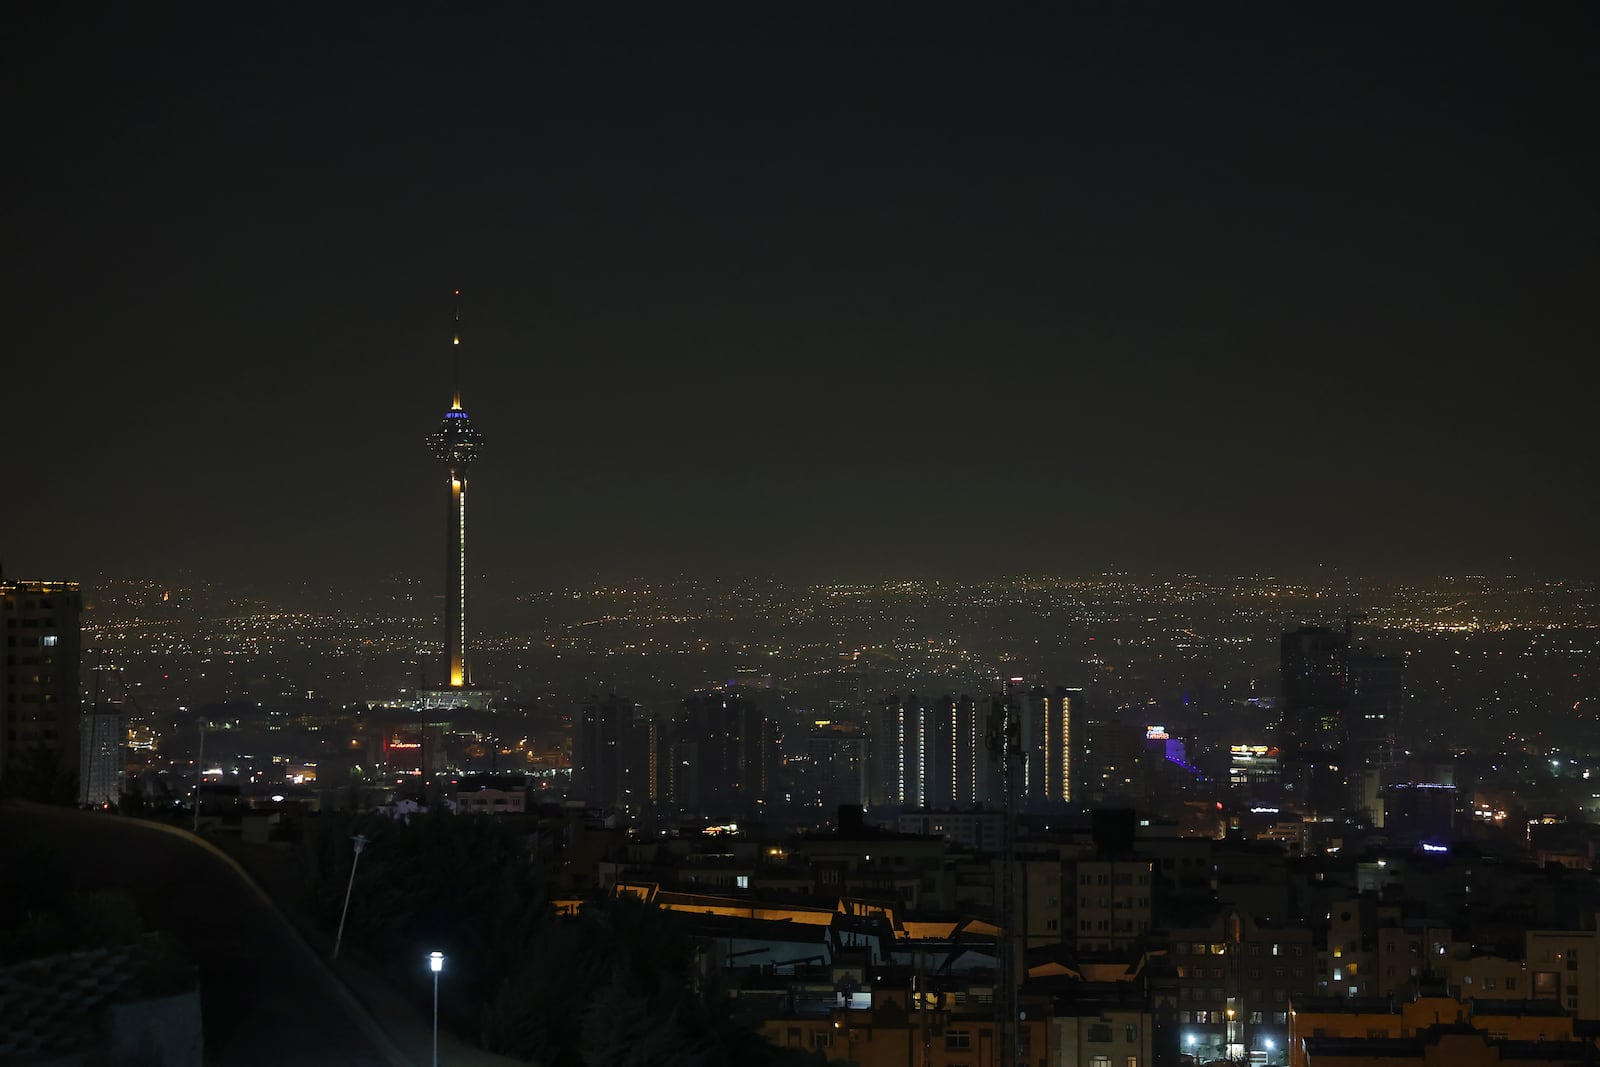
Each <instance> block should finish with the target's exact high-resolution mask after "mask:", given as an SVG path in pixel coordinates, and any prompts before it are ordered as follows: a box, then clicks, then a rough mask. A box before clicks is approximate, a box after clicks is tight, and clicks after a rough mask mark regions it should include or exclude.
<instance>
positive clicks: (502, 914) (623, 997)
mask: <svg viewBox="0 0 1600 1067" xmlns="http://www.w3.org/2000/svg"><path fill="white" fill-rule="evenodd" d="M518 825H519V824H518V823H517V822H516V821H513V820H503V819H493V818H484V817H472V816H456V815H451V814H449V813H448V812H436V813H429V814H426V815H421V816H416V817H413V818H412V819H411V820H410V821H409V822H401V821H395V820H390V819H385V818H381V817H367V818H356V819H351V818H335V819H327V820H322V821H321V823H320V825H319V826H318V827H317V830H316V832H311V833H308V834H307V837H306V845H305V847H306V849H307V861H308V864H309V866H310V870H311V874H312V878H313V890H314V894H315V899H316V905H317V907H318V908H319V910H320V911H321V913H322V915H323V917H324V919H325V920H326V921H327V924H328V927H329V928H330V929H331V928H332V927H333V926H334V925H336V924H337V923H338V919H339V909H340V906H341V905H342V903H343V898H344V892H345V888H346V885H347V884H348V883H349V877H350V863H351V860H352V859H353V858H354V849H353V847H352V846H351V842H350V838H351V837H352V836H353V835H355V834H357V833H362V834H365V835H366V836H367V838H368V839H369V840H370V844H368V845H367V846H366V847H365V849H364V851H363V852H362V853H361V859H360V865H359V867H358V868H357V874H356V878H355V883H354V888H353V889H352V891H351V898H350V910H349V918H348V920H347V922H346V926H345V943H346V944H348V945H351V946H360V947H361V948H362V949H364V950H365V951H367V952H369V953H370V954H372V955H375V956H378V957H380V958H382V959H384V960H385V961H386V962H388V963H390V964H391V965H393V966H394V967H395V969H396V973H398V974H409V975H411V976H412V978H413V980H414V981H415V982H416V983H417V989H418V990H419V992H420V991H422V990H424V989H430V990H431V987H429V986H427V985H426V984H425V971H424V968H423V967H422V957H423V954H424V953H425V952H427V951H428V950H430V949H434V948H437V949H439V950H440V951H442V952H444V953H445V954H446V956H447V957H448V958H449V961H450V962H449V963H448V964H447V970H448V972H449V974H450V980H449V981H448V982H445V983H442V984H441V986H440V1011H441V1014H443V1015H444V1016H445V1018H446V1019H447V1020H449V1021H450V1022H451V1023H452V1024H453V1025H454V1027H455V1028H456V1029H458V1030H461V1031H464V1032H467V1033H473V1034H476V1035H477V1036H478V1038H479V1039H480V1041H481V1042H482V1043H483V1044H484V1046H485V1047H487V1048H489V1049H491V1050H493V1051H496V1052H501V1053H505V1054H507V1055H511V1056H516V1057H519V1058H522V1059H526V1060H530V1061H533V1062H536V1063H539V1064H543V1065H545V1067H571V1065H580V1064H589V1065H594V1067H601V1065H604V1067H645V1065H652V1067H654V1065H680V1067H720V1065H723V1064H729V1065H732V1064H763V1063H769V1064H795V1065H799V1064H815V1065H820V1064H822V1063H823V1062H825V1061H824V1060H823V1058H822V1057H821V1056H820V1055H817V1054H813V1053H796V1052H791V1051H789V1050H783V1049H778V1048H776V1047H774V1046H772V1045H771V1044H769V1043H768V1042H767V1041H766V1040H765V1039H763V1038H762V1037H761V1036H760V1034H759V1033H758V1032H757V1031H756V1030H755V1029H754V1028H753V1027H752V1026H750V1025H748V1024H747V1023H745V1022H744V1021H743V1020H741V1019H739V1018H737V1017H736V1016H735V1015H734V1014H733V1013H732V1012H731V1011H730V1010H729V1007H730V1004H731V1003H732V1002H731V1001H730V1000H729V998H728V997H727V996H726V993H725V991H724V990H722V988H721V987H720V985H719V984H718V981H717V980H716V972H715V971H714V970H713V974H712V977H710V978H707V977H706V976H705V975H704V974H703V973H702V968H701V955H700V952H699V951H698V946H697V945H696V943H695V942H694V940H693V939H692V938H691V937H689V936H688V935H687V933H686V932H685V931H684V930H683V929H682V928H681V926H680V925H679V924H678V923H676V922H674V921H673V917H672V916H671V915H669V914H667V913H663V912H661V911H659V910H657V909H655V908H653V907H650V906H648V905H645V904H642V903H640V902H638V901H635V900H632V899H622V900H612V899H600V900H593V901H589V902H587V903H585V905H584V907H583V909H582V911H581V913H580V914H579V915H578V916H576V917H564V916H558V915H556V914H555V913H554V911H553V910H552V909H551V908H550V906H549V901H548V884H549V879H548V876H547V872H545V871H542V870H540V869H539V868H538V867H537V866H535V864H534V863H533V862H532V860H531V859H530V856H529V850H528V849H526V848H525V847H524V843H523V839H522V837H521V836H520V833H519V831H518V829H517V827H518Z"/></svg>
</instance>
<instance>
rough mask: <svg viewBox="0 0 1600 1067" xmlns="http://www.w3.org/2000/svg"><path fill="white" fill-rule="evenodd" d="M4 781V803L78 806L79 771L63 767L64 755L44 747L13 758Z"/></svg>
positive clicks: (0, 786)
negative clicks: (20, 802) (5, 801)
mask: <svg viewBox="0 0 1600 1067" xmlns="http://www.w3.org/2000/svg"><path fill="white" fill-rule="evenodd" d="M12 760H13V762H12V764H11V766H10V767H9V768H8V769H7V770H6V773H5V775H4V777H0V799H5V798H11V797H14V798H16V799H19V800H31V801H34V802H35V803H39V804H59V805H63V806H66V807H71V806H73V805H76V804H77V803H78V768H77V766H76V761H74V763H73V765H70V766H69V765H67V764H65V763H63V761H62V757H61V755H60V753H58V752H56V751H55V749H53V748H49V747H47V746H45V745H42V744H35V745H31V746H29V747H27V748H24V749H22V750H21V751H19V752H17V753H16V754H15V755H14V756H13V757H12Z"/></svg>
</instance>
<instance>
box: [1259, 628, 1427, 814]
mask: <svg viewBox="0 0 1600 1067" xmlns="http://www.w3.org/2000/svg"><path fill="white" fill-rule="evenodd" d="M1357 617H1359V616H1357ZM1352 621H1353V618H1352V619H1347V620H1346V622H1345V626H1344V628H1343V629H1342V630H1335V629H1331V628H1329V627H1325V626H1302V627H1300V628H1299V629H1296V630H1293V631H1291V632H1289V633H1286V634H1284V635H1283V643H1282V648H1281V659H1280V667H1281V693H1280V700H1279V708H1280V714H1281V719H1280V725H1279V734H1278V748H1279V750H1280V758H1281V775H1282V781H1283V785H1284V788H1285V790H1286V791H1287V792H1288V793H1289V795H1290V796H1292V797H1294V798H1296V799H1297V801H1298V802H1299V803H1300V804H1301V805H1302V806H1304V807H1307V808H1310V809H1312V810H1315V811H1318V812H1322V813H1327V814H1334V813H1337V812H1341V811H1343V812H1349V813H1352V814H1354V813H1361V812H1366V813H1367V814H1370V815H1375V813H1374V812H1373V811H1371V808H1372V803H1373V801H1372V800H1371V799H1370V798H1371V797H1373V796H1375V795H1376V792H1377V791H1376V788H1374V787H1375V786H1376V784H1377V781H1376V778H1377V776H1378V775H1379V774H1380V772H1381V771H1382V770H1383V769H1384V768H1386V767H1389V766H1392V765H1393V764H1394V763H1395V762H1396V750H1397V747H1398V732H1399V730H1400V727H1401V714H1402V708H1403V702H1404V686H1403V675H1404V666H1405V664H1404V660H1402V659H1401V658H1400V657H1398V656H1382V655H1376V654H1374V653H1371V652H1368V651H1364V650H1358V649H1356V648H1354V647H1353V645H1352V640H1351V623H1352Z"/></svg>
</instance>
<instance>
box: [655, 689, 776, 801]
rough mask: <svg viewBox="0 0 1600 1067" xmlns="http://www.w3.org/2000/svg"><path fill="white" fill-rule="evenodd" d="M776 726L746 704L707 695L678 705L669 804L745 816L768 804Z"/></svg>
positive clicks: (723, 694)
mask: <svg viewBox="0 0 1600 1067" xmlns="http://www.w3.org/2000/svg"><path fill="white" fill-rule="evenodd" d="M777 751H778V730H777V725H776V724H775V723H774V722H773V721H772V720H771V719H770V718H768V717H767V716H766V715H765V714H764V713H763V712H762V711H761V709H760V708H759V707H758V706H757V705H756V704H755V703H754V702H753V701H751V700H748V699H746V698H744V697H742V696H738V695H736V694H733V693H727V692H712V693H703V694H701V695H699V696H693V697H690V698H689V699H687V700H685V701H684V702H683V705H682V707H681V709H680V712H679V716H678V722H677V726H676V729H675V730H674V731H673V737H672V745H671V751H670V755H669V758H668V767H667V778H668V789H669V792H670V794H671V797H672V800H673V803H675V804H677V805H678V806H679V807H681V808H684V809H686V810H689V811H695V812H700V813H704V814H711V815H746V814H751V813H753V812H755V811H757V810H758V809H759V807H760V805H762V804H764V803H765V802H766V801H767V799H768V793H769V790H770V789H771V785H772V767H773V763H774V761H775V759H776V757H777Z"/></svg>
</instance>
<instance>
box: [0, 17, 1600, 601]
mask: <svg viewBox="0 0 1600 1067" xmlns="http://www.w3.org/2000/svg"><path fill="white" fill-rule="evenodd" d="M343 6H344V5H324V6H323V7H312V6H307V7H305V8H303V9H295V8H292V7H277V6H275V5H234V4H216V5H209V6H208V7H199V6H196V7H195V8H194V9H193V10H191V11H190V12H188V13H187V14H184V15H176V14H170V13H169V14H161V13H157V12H153V11H152V10H151V8H150V6H147V5H137V6H134V5H124V8H125V10H123V11H121V12H119V13H112V14H103V15H98V14H96V15H91V14H86V13H85V10H84V9H83V8H80V7H79V6H78V5H62V4H48V5H40V6H39V7H37V9H35V10H34V11H33V13H31V14H30V13H28V12H27V11H26V10H23V9H20V8H19V7H18V6H12V7H8V8H7V13H6V15H5V16H4V23H5V24H4V29H3V33H0V38H3V42H4V43H3V45H0V47H3V54H0V68H3V73H0V77H3V78H4V84H3V90H4V98H5V102H4V104H3V106H4V109H5V115H6V126H7V130H8V134H9V135H8V137H7V138H6V140H7V143H8V145H9V149H8V151H7V152H6V153H5V156H6V161H5V162H4V164H3V168H0V169H3V173H4V175H5V183H6V189H7V196H6V207H7V209H6V211H5V212H4V216H3V218H4V223H3V225H4V232H3V233H0V238H3V264H4V277H3V279H0V281H3V285H4V292H5V297H4V300H3V303H0V312H3V318H0V323H3V325H0V343H3V346H4V351H5V353H6V357H5V368H4V376H3V386H0V389H3V392H0V401H3V410H4V413H5V414H4V425H5V432H4V434H3V435H0V439H3V451H0V474H3V476H4V479H5V495H4V501H5V505H4V511H3V519H0V559H3V560H4V563H5V566H6V569H7V573H8V574H11V575H13V576H34V575H37V576H49V575H58V574H60V575H66V576H84V577H88V576H90V575H92V574H96V573H100V572H111V573H116V574H146V573H149V574H168V573H171V572H172V571H173V570H174V569H176V568H180V567H187V568H191V569H193V570H194V571H196V572H198V573H200V574H202V575H205V576H210V577H216V578H235V579H248V580H254V579H267V580H280V579H282V578H285V577H293V576H303V577H305V578H308V579H311V580H313V581H317V582H321V581H326V580H333V581H338V580H353V581H366V580H368V579H372V578H375V577H379V576H382V575H385V574H389V573H405V574H410V575H414V576H417V577H421V578H425V579H427V580H430V581H431V580H432V578H433V576H434V574H435V572H436V571H438V570H440V569H441V568H442V556H443V542H444V506H445V495H444V494H445V489H444V484H443V478H442V475H441V473H440V471H439V470H437V469H436V467H435V465H434V464H433V463H432V461H431V460H430V458H429V453H428V450H427V448H426V446H425V437H426V435H427V434H428V433H429V432H430V431H431V430H432V429H433V428H434V427H435V426H436V425H437V424H438V421H439V419H440V417H441V416H442V414H443V412H444V410H445V408H446V406H447V405H448V401H449V389H450V375H449V364H448V359H449V345H448V341H449V314H450V312H449V292H450V290H451V289H453V288H455V287H458V286H459V287H460V288H461V289H462V290H464V292H465V305H464V317H465V321H466V347H465V353H466V357H467V360H466V370H465V398H466V407H467V410H468V411H469V412H470V413H471V415H472V418H473V422H474V424H475V425H476V426H477V427H478V428H479V430H480V431H481V432H482V434H483V435H484V437H485V439H486V445H485V450H484V454H483V458H482V459H481V460H480V462H479V463H478V465H477V466H476V467H475V468H474V480H473V483H472V497H471V501H472V503H471V507H472V517H471V520H470V528H469V550H470V551H471V553H472V557H471V558H472V570H473V572H474V573H478V574H484V575H488V576H491V577H497V578H510V579H515V580H517V581H527V582H533V583H541V584H560V583H565V582H567V581H569V580H582V579H584V578H586V577H587V576H589V575H593V574H604V575H657V574H665V573H673V572H689V573H699V572H711V573H718V574H724V573H738V572H749V573H776V574H779V575H789V576H795V577H805V578H809V577H823V576H835V575H837V576H842V577H867V576H872V575H877V574H893V575H929V576H932V575H939V574H950V575H976V574H1000V573H1017V572H1021V571H1032V572H1053V573H1082V572H1094V571H1099V570H1103V569H1107V568H1112V567H1119V568H1135V569H1151V570H1165V569H1181V570H1196V571H1245V570H1251V571H1255V570H1288V571H1293V570H1295V569H1297V568H1298V569H1308V568H1311V567H1315V566H1317V565H1319V564H1333V565H1340V566H1348V567H1356V568H1364V569H1368V570H1372V571H1377V572H1383V573H1397V574H1405V573H1418V572H1429V571H1433V572H1439V571H1451V570H1461V569H1465V570H1475V571H1481V570H1489V571H1493V572H1496V573H1499V572H1501V569H1502V568H1511V567H1516V568H1518V569H1524V570H1526V569H1532V570H1536V571H1541V572H1543V573H1551V574H1555V573H1569V574H1571V573H1579V574H1589V575H1592V574H1593V573H1594V571H1595V568H1594V560H1595V555H1594V546H1595V544H1596V537H1595V534H1594V529H1595V525H1596V522H1597V520H1600V490H1597V482H1600V475H1597V467H1600V465H1597V463H1596V457H1597V453H1600V449H1597V447H1596V444H1595V435H1594V425H1593V419H1592V411H1593V405H1594V401H1593V393H1592V383H1591V381H1590V378H1591V375H1590V374H1589V372H1588V365H1589V364H1592V363H1593V362H1594V360H1595V358H1596V354H1597V353H1600V286H1597V282H1600V269H1597V267H1600V209H1597V195H1600V194H1597V192H1596V191H1597V190H1600V138H1597V133H1600V129H1597V127H1600V123H1597V122H1596V118H1595V116H1596V104H1597V102H1600V101H1597V93H1596V91H1595V85H1596V75H1595V72H1594V64H1593V56H1594V54H1595V51H1596V47H1597V45H1600V37H1597V33H1596V31H1597V29H1600V18H1597V16H1596V8H1595V7H1594V6H1593V5H1589V4H1580V3H1569V4H1561V3H1539V4H1509V3H1508V4H1505V5H1500V6H1476V5H1467V4H1449V5H1441V6H1438V7H1434V8H1429V7H1423V6H1415V5H1392V4H1382V5H1373V6H1362V5H1350V4H1327V5H1303V4H1280V3H1274V4H1268V5H1247V4H1240V3H1227V4H1210V3H1205V4H1199V3H1182V4H1170V5H1161V4H1143V3H1137V4H1135V3H1129V4H1107V5H1100V4H1089V5H1042V4H1041V5H1032V4H1030V5H1009V6H1008V5H989V4H982V5H980V4H972V5H966V6H959V7H958V6H939V5H933V4H920V3H901V4H895V5H872V4H868V5H861V4H840V5H827V4H811V3H806V4H798V3H797V4H788V5H780V4H752V5H743V6H737V7H736V6H728V7H726V8H724V7H714V6H708V5H689V4H657V5H649V6H646V7H638V8H624V7H619V6H606V5H593V4H584V3H566V4H550V5H527V8H528V10H524V9H523V5H515V6H509V5H508V7H507V8H505V9H498V8H494V7H493V6H492V5H454V6H457V7H462V8H468V7H471V8H481V11H478V12H477V13H476V14H473V15H470V16H469V15H465V14H446V13H444V12H443V8H444V7H445V6H446V5H433V6H432V9H431V10H425V9H421V8H417V9H410V11H411V13H410V14H405V13H401V14H393V13H390V14H385V15H383V16H382V17H372V18H370V19H363V18H359V17H356V16H355V15H352V14H341V13H338V12H337V11H334V9H336V8H342V7H343ZM1402 6H1403V7H1404V8H1405V10H1404V11H1403V12H1397V11H1396V10H1395V8H1398V7H1402ZM324 8H326V10H324ZM373 10H374V11H378V10H380V9H379V8H376V7H375V8H373ZM395 10H397V11H398V10H400V9H399V8H396V9H395ZM247 12H248V13H247ZM330 12H332V13H330ZM501 12H503V13H501ZM436 564H438V566H436ZM440 581H441V582H442V578H441V579H440Z"/></svg>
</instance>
